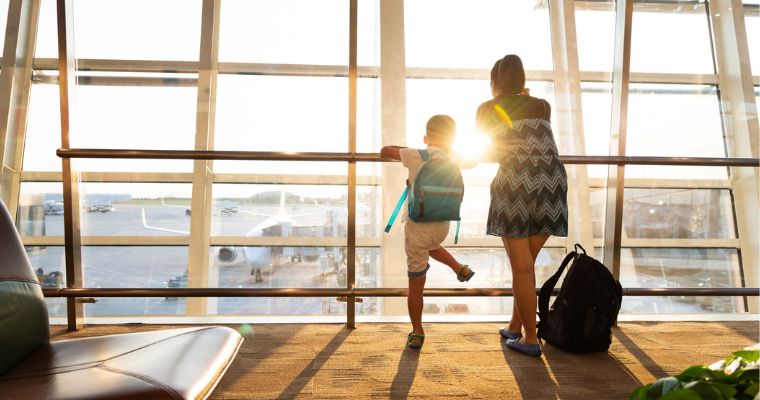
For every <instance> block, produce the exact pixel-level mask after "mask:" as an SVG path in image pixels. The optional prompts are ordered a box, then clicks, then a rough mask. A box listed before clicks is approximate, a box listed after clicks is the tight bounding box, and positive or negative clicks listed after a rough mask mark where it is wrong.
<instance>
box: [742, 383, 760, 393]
mask: <svg viewBox="0 0 760 400" xmlns="http://www.w3.org/2000/svg"><path fill="white" fill-rule="evenodd" d="M759 391H760V386H758V383H757V382H755V383H753V384H751V385H749V386H747V388H746V389H744V394H747V395H750V396H755V395H756V394H758V392H759Z"/></svg>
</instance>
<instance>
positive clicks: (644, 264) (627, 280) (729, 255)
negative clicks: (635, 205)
mask: <svg viewBox="0 0 760 400" xmlns="http://www.w3.org/2000/svg"><path fill="white" fill-rule="evenodd" d="M620 263H621V268H620V283H621V284H622V285H623V287H642V288H690V287H704V288H729V287H742V283H741V282H742V280H743V279H742V277H741V272H740V270H739V257H738V252H737V250H736V249H687V248H633V249H625V248H624V249H622V250H621V253H620ZM743 304H744V303H743V302H742V300H741V298H733V297H721V296H670V297H627V296H626V297H623V306H622V309H621V313H629V314H670V313H673V314H694V313H697V314H699V313H711V312H716V313H735V312H744V311H745V310H744V305H743Z"/></svg>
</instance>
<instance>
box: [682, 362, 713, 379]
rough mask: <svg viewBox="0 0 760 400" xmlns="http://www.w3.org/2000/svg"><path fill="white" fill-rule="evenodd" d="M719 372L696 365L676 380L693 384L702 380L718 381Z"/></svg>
mask: <svg viewBox="0 0 760 400" xmlns="http://www.w3.org/2000/svg"><path fill="white" fill-rule="evenodd" d="M717 372H718V371H713V370H711V369H710V368H708V367H706V366H704V365H694V366H691V367H689V368H686V369H685V370H684V371H683V372H681V373H680V374H678V375H676V378H677V379H678V380H679V381H681V382H691V381H697V380H700V379H716V378H717V376H716V373H717Z"/></svg>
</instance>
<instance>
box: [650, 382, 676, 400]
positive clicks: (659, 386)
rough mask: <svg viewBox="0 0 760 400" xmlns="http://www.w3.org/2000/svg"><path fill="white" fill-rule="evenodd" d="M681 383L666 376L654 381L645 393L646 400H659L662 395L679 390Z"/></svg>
mask: <svg viewBox="0 0 760 400" xmlns="http://www.w3.org/2000/svg"><path fill="white" fill-rule="evenodd" d="M680 388H681V383H680V382H678V379H676V378H674V377H672V376H668V377H666V378H660V379H658V380H656V381H655V382H654V383H653V384H652V387H651V388H650V389H649V392H648V393H647V399H659V398H660V397H661V396H662V395H664V394H665V393H668V392H672V391H674V390H677V389H680Z"/></svg>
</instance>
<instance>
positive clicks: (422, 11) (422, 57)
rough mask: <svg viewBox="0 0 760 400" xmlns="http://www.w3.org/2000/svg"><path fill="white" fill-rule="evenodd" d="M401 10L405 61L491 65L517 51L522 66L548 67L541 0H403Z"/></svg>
mask: <svg viewBox="0 0 760 400" xmlns="http://www.w3.org/2000/svg"><path fill="white" fill-rule="evenodd" d="M404 13H405V16H404V18H405V21H404V34H405V35H406V40H405V47H406V65H407V66H408V67H427V68H431V67H438V68H482V69H488V70H490V69H491V66H493V64H494V62H496V60H498V59H500V58H502V57H504V55H506V54H517V55H519V56H520V57H521V58H522V60H523V64H524V65H525V69H526V70H529V69H534V70H551V69H552V58H551V55H552V51H551V28H550V26H549V9H548V8H547V7H546V3H545V2H538V3H537V2H524V1H512V2H506V1H499V0H478V1H468V2H466V3H463V2H461V1H457V0H437V1H435V2H431V1H429V0H407V1H405V2H404ZM486 87H487V86H486Z"/></svg>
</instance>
